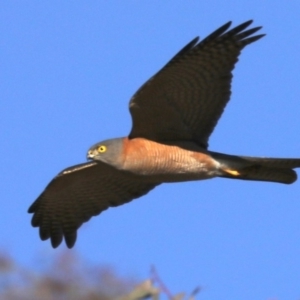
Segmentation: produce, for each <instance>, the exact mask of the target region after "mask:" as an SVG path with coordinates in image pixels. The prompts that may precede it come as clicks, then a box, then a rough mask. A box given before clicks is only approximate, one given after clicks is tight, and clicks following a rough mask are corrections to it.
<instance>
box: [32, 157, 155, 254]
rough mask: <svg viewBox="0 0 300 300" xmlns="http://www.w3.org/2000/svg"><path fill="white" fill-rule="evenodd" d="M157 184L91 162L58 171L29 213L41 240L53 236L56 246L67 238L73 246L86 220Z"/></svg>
mask: <svg viewBox="0 0 300 300" xmlns="http://www.w3.org/2000/svg"><path fill="white" fill-rule="evenodd" d="M158 184H159V183H153V182H147V181H145V180H144V179H143V178H142V177H140V176H136V175H134V174H131V173H129V172H123V171H119V170H117V169H115V168H113V167H111V166H109V165H107V164H104V163H102V162H89V163H85V164H80V165H76V166H73V167H70V168H68V169H65V170H64V171H62V172H61V173H59V174H58V175H57V176H56V177H55V178H54V179H53V180H52V181H51V182H50V183H49V184H48V186H47V187H46V189H45V190H44V191H43V193H42V194H41V195H40V196H39V197H38V198H37V200H36V201H35V202H34V203H33V204H32V205H31V206H30V208H29V209H28V212H29V213H33V217H32V221H31V223H32V226H33V227H39V228H40V237H41V239H42V240H46V239H49V238H50V239H51V243H52V246H53V247H54V248H56V247H57V246H58V245H59V244H60V243H61V242H62V239H63V237H64V238H65V241H66V244H67V246H68V247H69V248H72V247H73V245H74V244H75V241H76V235H77V229H78V228H79V227H80V226H81V224H82V223H83V222H86V221H88V220H89V219H90V218H91V217H92V216H96V215H98V214H99V213H100V212H102V211H104V210H106V209H107V208H109V207H111V206H118V205H121V204H124V203H127V202H129V201H131V200H133V199H135V198H138V197H141V196H142V195H145V194H147V193H148V192H149V191H150V190H152V189H153V188H154V187H155V186H156V185H158Z"/></svg>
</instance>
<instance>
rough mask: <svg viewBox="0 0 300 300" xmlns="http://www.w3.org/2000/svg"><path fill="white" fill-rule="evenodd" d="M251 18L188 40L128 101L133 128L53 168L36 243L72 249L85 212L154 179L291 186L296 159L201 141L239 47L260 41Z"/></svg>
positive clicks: (123, 199) (218, 109) (36, 211)
mask: <svg viewBox="0 0 300 300" xmlns="http://www.w3.org/2000/svg"><path fill="white" fill-rule="evenodd" d="M251 23H252V21H248V22H245V23H243V24H241V25H239V26H237V27H234V28H233V29H229V27H230V25H231V22H228V23H226V24H225V25H223V26H221V27H220V28H219V29H217V30H216V31H214V32H213V33H211V34H210V35H209V36H207V37H206V38H205V39H203V40H202V41H199V38H198V37H197V38H195V39H193V40H192V41H191V42H190V43H188V44H187V45H186V46H185V47H184V48H183V49H182V50H180V51H179V52H178V53H177V54H176V55H175V56H174V57H173V58H172V59H171V60H170V61H169V62H168V63H167V64H166V65H165V66H164V67H163V68H162V69H161V70H160V71H159V72H158V73H156V74H155V75H154V76H153V77H152V78H150V79H149V80H148V81H147V82H146V83H145V84H144V85H143V86H142V87H141V88H140V89H139V90H138V91H137V92H136V93H135V95H134V96H133V97H132V98H131V100H130V103H129V110H130V113H131V117H132V129H131V132H130V133H129V135H128V136H127V137H122V138H115V139H110V140H105V141H102V142H100V143H97V144H95V145H94V146H92V147H91V148H90V149H89V150H88V154H87V157H88V159H89V160H90V161H89V162H86V163H83V164H79V165H75V166H72V167H69V168H67V169H65V170H63V171H62V172H60V173H59V174H58V175H57V176H56V177H55V178H54V179H53V180H52V181H51V182H50V183H49V184H48V186H47V187H46V188H45V190H44V191H43V192H42V194H41V195H40V196H39V197H38V198H37V200H36V201H35V202H34V203H33V204H32V205H31V206H30V208H29V210H28V212H29V213H33V217H32V221H31V224H32V226H33V227H39V234H40V238H41V239H42V240H47V239H49V238H50V239H51V244H52V246H53V248H56V247H57V246H58V245H59V244H61V242H62V240H63V238H64V240H65V242H66V245H67V247H69V248H72V247H73V246H74V244H75V241H76V237H77V229H78V228H79V227H80V226H81V225H82V223H84V222H86V221H88V220H89V219H90V218H91V217H92V216H96V215H98V214H100V213H101V212H102V211H104V210H106V209H107V208H109V207H112V206H118V205H122V204H124V203H127V202H129V201H131V200H133V199H135V198H138V197H141V196H143V195H145V194H147V193H148V192H149V191H151V190H152V189H154V188H155V187H156V186H158V185H160V184H161V183H169V182H182V181H190V180H201V179H208V178H213V177H226V178H232V179H244V180H258V181H271V182H279V183H286V184H288V183H292V182H294V181H295V180H296V179H297V175H296V172H295V171H294V170H293V169H294V168H298V167H300V159H287V158H285V159H282V158H259V157H246V156H235V155H227V154H222V153H216V152H212V151H209V150H208V149H207V148H208V139H209V136H210V135H211V133H212V131H213V129H214V127H215V126H216V124H217V122H218V120H219V118H220V116H221V114H222V112H223V110H224V108H225V106H226V104H227V102H228V100H229V98H230V94H231V79H232V70H233V68H234V65H235V63H236V62H237V60H238V57H239V55H240V53H241V50H242V49H243V48H244V47H245V46H247V45H249V44H251V43H253V42H255V41H257V40H259V39H260V38H262V37H263V36H264V34H259V35H254V34H255V33H256V32H257V31H258V30H259V29H261V27H255V28H251V29H248V27H249V25H250V24H251Z"/></svg>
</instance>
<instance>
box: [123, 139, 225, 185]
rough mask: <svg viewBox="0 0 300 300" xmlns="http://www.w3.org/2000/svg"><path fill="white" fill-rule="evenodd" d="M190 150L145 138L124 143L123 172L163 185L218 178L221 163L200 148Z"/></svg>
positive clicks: (195, 146) (195, 147)
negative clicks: (147, 178) (152, 177)
mask: <svg viewBox="0 0 300 300" xmlns="http://www.w3.org/2000/svg"><path fill="white" fill-rule="evenodd" d="M192 148H193V150H187V149H185V148H182V147H180V146H177V145H165V144H160V143H157V142H154V141H150V140H147V139H143V138H135V139H131V140H125V141H124V153H123V155H124V164H123V169H125V170H127V171H130V172H132V173H135V174H138V175H143V176H154V177H155V178H156V179H159V180H161V181H162V182H175V181H187V180H197V179H205V178H211V177H214V176H216V175H217V174H216V173H217V170H218V166H219V163H218V162H216V161H215V160H214V159H213V158H212V157H211V156H210V155H209V153H208V152H206V151H205V150H204V149H201V148H200V147H198V146H197V145H194V147H192Z"/></svg>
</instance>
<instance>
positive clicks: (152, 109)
mask: <svg viewBox="0 0 300 300" xmlns="http://www.w3.org/2000/svg"><path fill="white" fill-rule="evenodd" d="M251 23H252V21H248V22H245V23H243V24H241V25H239V26H237V27H235V28H233V29H231V30H229V31H227V30H228V28H229V27H230V25H231V22H229V23H227V24H225V25H223V26H222V27H220V28H219V29H217V30H216V31H215V32H213V33H212V34H210V35H209V36H208V37H207V38H205V39H204V40H203V41H202V42H199V43H197V42H198V38H196V39H194V40H193V41H191V42H190V43H189V44H188V45H187V46H185V47H184V48H183V49H182V50H181V51H180V52H179V53H178V54H177V55H175V57H173V58H172V59H171V60H170V61H169V62H168V63H167V64H166V65H165V66H164V67H163V68H162V69H161V70H160V71H159V72H158V73H157V74H156V75H154V76H153V77H152V78H150V80H148V81H147V82H146V83H145V84H144V85H143V86H142V87H141V88H140V89H139V90H138V91H137V92H136V94H135V95H134V96H133V97H132V99H131V101H130V104H129V108H130V113H131V115H132V122H133V126H132V130H131V132H130V135H129V138H135V137H144V138H147V139H151V140H154V141H158V142H163V141H172V140H193V141H194V142H196V143H198V144H199V145H201V146H203V147H207V145H208V138H209V136H210V134H211V133H212V131H213V129H214V127H215V125H216V124H217V122H218V119H219V118H220V116H221V114H222V112H223V110H224V108H225V106H226V104H227V102H228V100H229V97H230V93H231V91H230V87H231V79H232V73H231V72H232V70H233V68H234V65H235V63H236V62H237V60H238V56H239V54H240V52H241V50H242V49H243V48H244V47H245V46H246V45H248V44H250V43H252V42H254V41H256V40H258V39H260V38H261V37H263V36H264V35H263V34H261V35H256V36H252V34H254V33H255V32H256V31H258V30H259V29H260V28H261V27H255V28H252V29H249V30H245V29H246V28H247V27H248V26H249V25H250V24H251Z"/></svg>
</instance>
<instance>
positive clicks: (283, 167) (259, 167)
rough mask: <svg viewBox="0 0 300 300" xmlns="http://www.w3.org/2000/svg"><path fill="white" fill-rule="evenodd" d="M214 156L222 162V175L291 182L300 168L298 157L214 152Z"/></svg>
mask: <svg viewBox="0 0 300 300" xmlns="http://www.w3.org/2000/svg"><path fill="white" fill-rule="evenodd" d="M211 154H212V157H213V158H214V159H216V160H217V161H218V162H220V163H221V171H222V174H221V175H220V176H221V177H226V178H234V179H242V180H257V181H271V182H278V183H285V184H290V183H293V182H295V181H296V180H297V173H296V172H295V171H294V170H293V169H295V168H300V159H298V158H265V157H248V156H234V155H226V154H221V153H215V152H212V153H211Z"/></svg>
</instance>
